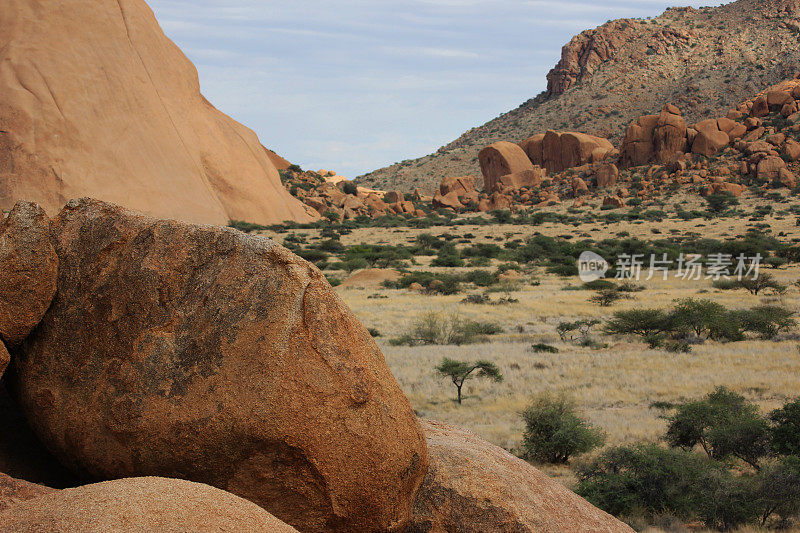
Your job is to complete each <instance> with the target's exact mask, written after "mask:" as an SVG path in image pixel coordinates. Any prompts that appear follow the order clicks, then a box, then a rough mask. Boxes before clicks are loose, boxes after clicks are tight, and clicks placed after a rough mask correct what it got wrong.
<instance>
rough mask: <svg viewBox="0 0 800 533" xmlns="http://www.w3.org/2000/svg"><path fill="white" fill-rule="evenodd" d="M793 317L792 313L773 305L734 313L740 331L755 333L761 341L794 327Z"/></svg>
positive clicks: (795, 323) (795, 324)
mask: <svg viewBox="0 0 800 533" xmlns="http://www.w3.org/2000/svg"><path fill="white" fill-rule="evenodd" d="M793 315H794V313H793V312H792V311H789V310H788V309H784V308H783V307H779V306H774V305H761V306H758V307H754V308H752V309H747V310H743V311H737V312H736V313H735V317H736V319H737V320H738V322H739V324H740V325H741V327H742V329H744V330H745V331H750V332H752V333H756V334H758V335H760V336H761V338H763V339H772V338H774V337H775V336H776V335H778V333H780V332H781V331H787V330H789V329H791V328H794V327H796V326H797V322H795V320H794V319H793V318H792V316H793Z"/></svg>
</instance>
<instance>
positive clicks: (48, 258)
mask: <svg viewBox="0 0 800 533" xmlns="http://www.w3.org/2000/svg"><path fill="white" fill-rule="evenodd" d="M57 271H58V258H57V257H56V252H55V250H53V245H52V244H51V243H50V219H49V218H47V215H46V214H45V212H44V210H43V209H42V208H40V207H39V206H37V205H36V204H32V203H29V202H19V203H17V204H16V205H15V206H14V208H13V209H12V210H11V212H10V213H9V214H8V216H7V217H6V218H5V220H2V221H0V339H2V340H3V341H4V342H6V343H7V344H8V345H9V346H12V345H16V344H19V343H20V342H22V341H23V339H25V337H26V336H27V335H28V334H29V333H30V332H31V330H33V328H35V327H36V325H37V324H38V323H39V321H40V320H41V319H42V317H43V316H44V313H45V311H47V308H48V307H49V306H50V302H51V301H52V300H53V295H54V294H55V292H56V276H57Z"/></svg>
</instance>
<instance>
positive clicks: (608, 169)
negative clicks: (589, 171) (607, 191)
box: [597, 163, 619, 189]
mask: <svg viewBox="0 0 800 533" xmlns="http://www.w3.org/2000/svg"><path fill="white" fill-rule="evenodd" d="M618 178H619V170H618V169H617V166H616V165H614V164H613V163H612V164H608V165H602V166H601V167H600V168H598V169H597V187H598V188H601V189H602V188H605V187H613V186H614V185H616V184H617V179H618Z"/></svg>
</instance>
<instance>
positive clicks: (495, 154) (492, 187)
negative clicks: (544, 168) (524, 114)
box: [478, 141, 533, 194]
mask: <svg viewBox="0 0 800 533" xmlns="http://www.w3.org/2000/svg"><path fill="white" fill-rule="evenodd" d="M478 160H479V161H480V164H481V172H482V173H483V188H484V190H485V191H486V192H487V193H489V194H491V193H493V192H495V191H497V190H498V188H497V184H498V181H499V179H500V178H501V177H503V176H507V175H509V174H516V173H519V172H524V171H526V170H533V164H531V161H530V160H529V159H528V156H527V155H526V154H525V152H524V151H523V150H522V148H520V147H519V146H517V145H516V144H514V143H510V142H506V141H499V142H496V143H494V144H492V145H490V146H487V147H486V148H484V149H483V150H481V152H480V154H478Z"/></svg>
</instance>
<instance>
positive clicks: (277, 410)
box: [6, 199, 428, 532]
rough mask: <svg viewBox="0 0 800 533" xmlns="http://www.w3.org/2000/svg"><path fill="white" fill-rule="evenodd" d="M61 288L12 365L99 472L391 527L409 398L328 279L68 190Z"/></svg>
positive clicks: (409, 421) (341, 522) (412, 460)
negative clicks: (195, 484)
mask: <svg viewBox="0 0 800 533" xmlns="http://www.w3.org/2000/svg"><path fill="white" fill-rule="evenodd" d="M52 238H53V243H54V247H55V251H56V253H57V255H58V258H59V262H60V267H59V276H58V291H57V293H56V296H55V299H54V300H53V304H52V305H51V307H50V309H49V310H48V311H47V313H46V314H45V316H44V318H43V320H42V322H41V323H40V324H39V326H38V327H37V328H36V329H35V330H34V332H33V333H32V335H31V336H29V337H28V338H27V339H26V340H25V342H24V343H23V344H22V346H21V347H20V349H19V350H18V351H17V352H15V354H14V355H17V354H18V355H19V357H17V358H15V363H14V365H12V368H13V372H10V373H9V372H7V373H6V377H7V378H10V380H11V383H12V385H13V387H12V388H13V389H14V392H15V396H16V398H17V400H18V402H19V404H20V406H21V408H22V411H23V412H24V413H25V415H26V417H27V419H28V421H29V422H30V424H31V426H32V428H33V429H34V431H35V433H36V434H37V435H38V436H39V437H40V439H41V440H42V442H43V443H44V444H45V445H46V446H47V447H48V448H49V449H50V450H52V451H53V452H54V453H55V455H56V456H57V457H58V458H59V459H60V460H61V462H62V463H63V464H65V465H67V466H68V467H70V468H71V469H72V470H73V471H75V472H76V473H79V474H82V475H85V476H87V477H89V478H93V479H110V478H119V477H130V476H142V475H159V476H168V477H179V478H185V479H190V480H193V481H199V482H203V483H207V484H210V485H213V486H216V487H218V488H222V489H224V490H227V491H229V492H232V493H234V494H237V495H239V496H241V497H244V498H246V499H248V500H250V501H252V502H255V503H257V504H259V505H261V506H262V507H264V508H266V509H267V510H268V511H270V512H271V513H272V514H274V515H275V516H277V517H278V518H280V519H282V520H284V521H285V522H287V523H290V524H292V525H294V526H296V527H298V528H299V529H301V530H303V531H309V532H314V531H374V530H385V531H394V530H398V529H401V528H402V527H403V525H404V524H405V522H406V520H407V519H408V516H409V512H410V506H411V500H412V498H413V494H414V492H415V491H416V489H417V487H418V485H419V483H420V481H421V479H422V477H423V475H424V473H425V470H426V467H427V464H428V458H427V453H426V448H425V442H424V438H423V436H422V434H421V431H420V427H419V423H418V421H417V420H416V417H415V416H414V412H413V411H412V409H411V406H410V404H409V403H408V400H407V399H406V398H405V396H404V395H403V393H402V391H401V390H400V388H399V386H398V385H397V383H396V381H395V380H394V378H393V377H392V375H391V373H390V372H389V370H388V368H387V366H386V363H385V360H384V358H383V356H382V354H381V353H380V350H379V349H378V347H377V346H376V344H375V343H374V341H373V340H372V338H371V336H370V335H369V333H368V332H367V331H366V329H365V328H364V327H363V326H362V325H361V324H360V323H359V322H358V320H357V319H356V318H355V317H354V316H353V314H352V313H351V312H350V311H349V310H348V309H347V307H346V306H345V305H344V304H343V303H342V302H341V300H340V299H339V298H338V297H337V296H336V294H335V293H334V291H333V290H332V289H331V287H330V285H329V284H328V282H327V281H326V280H325V278H324V276H323V275H322V274H321V273H320V272H319V271H318V270H317V269H316V268H315V267H313V266H312V265H310V264H309V263H307V262H306V261H304V260H302V259H300V258H298V257H297V256H295V255H293V254H291V253H290V252H288V251H287V250H286V249H284V248H282V247H281V246H278V245H276V244H275V243H273V242H272V241H270V240H268V239H265V238H259V237H252V236H248V235H245V234H244V233H240V232H237V231H234V230H230V229H226V228H215V227H210V226H194V225H189V224H185V223H180V222H175V221H164V220H157V219H153V218H150V217H147V216H143V215H139V214H136V213H133V212H131V211H127V210H125V209H123V208H120V207H118V206H114V205H111V204H107V203H103V202H99V201H94V200H88V199H83V200H75V201H71V202H69V203H68V204H67V206H66V207H65V208H64V210H63V211H62V212H61V213H60V214H59V215H58V217H57V218H55V219H54V220H53V223H52Z"/></svg>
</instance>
